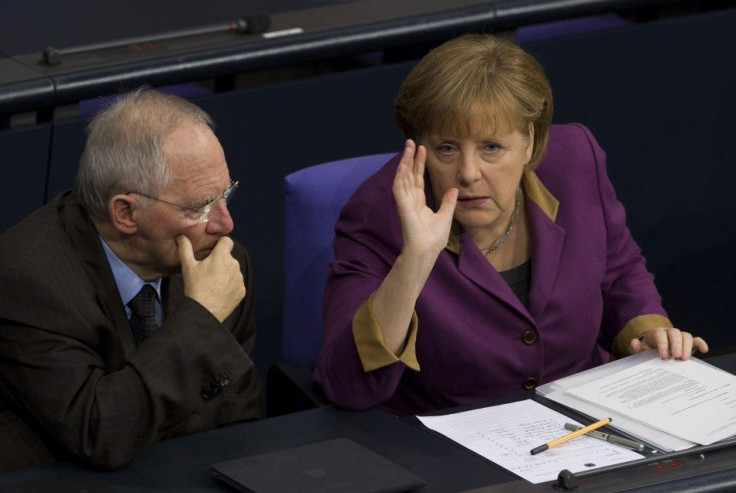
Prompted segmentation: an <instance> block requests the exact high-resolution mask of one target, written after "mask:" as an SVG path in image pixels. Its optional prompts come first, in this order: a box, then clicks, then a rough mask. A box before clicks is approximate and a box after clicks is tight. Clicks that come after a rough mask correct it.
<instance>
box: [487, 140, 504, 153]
mask: <svg viewBox="0 0 736 493" xmlns="http://www.w3.org/2000/svg"><path fill="white" fill-rule="evenodd" d="M500 148H501V146H500V145H498V144H496V143H494V142H486V143H485V144H483V152H496V151H498V150H499V149H500Z"/></svg>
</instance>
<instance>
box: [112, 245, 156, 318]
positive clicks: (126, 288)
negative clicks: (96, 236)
mask: <svg viewBox="0 0 736 493" xmlns="http://www.w3.org/2000/svg"><path fill="white" fill-rule="evenodd" d="M100 242H101V243H102V248H103V250H105V256H106V257H107V261H108V263H109V264H110V268H111V269H112V275H113V276H114V277H115V283H116V284H117V286H118V292H119V293H120V298H121V300H122V302H123V305H124V306H127V305H128V302H129V301H130V300H132V299H133V297H134V296H135V295H136V294H138V291H140V290H141V288H142V287H143V285H144V284H150V285H151V286H153V287H154V289H155V290H156V296H157V297H158V300H159V301H160V300H161V279H160V278H159V279H156V280H155V281H144V280H143V279H141V278H140V276H138V274H136V273H135V272H134V271H133V269H131V268H130V267H128V266H127V265H126V264H125V262H123V261H122V260H120V258H119V257H118V256H117V255H115V253H114V252H113V251H112V250H111V249H110V247H109V246H108V245H107V243H106V242H105V240H104V239H102V237H101V236H100Z"/></svg>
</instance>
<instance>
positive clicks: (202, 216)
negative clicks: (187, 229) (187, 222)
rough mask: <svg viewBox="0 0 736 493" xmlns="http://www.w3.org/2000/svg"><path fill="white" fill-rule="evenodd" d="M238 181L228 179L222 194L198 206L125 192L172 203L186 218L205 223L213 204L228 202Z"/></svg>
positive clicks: (236, 187)
mask: <svg viewBox="0 0 736 493" xmlns="http://www.w3.org/2000/svg"><path fill="white" fill-rule="evenodd" d="M238 183H240V182H237V181H232V180H230V186H229V187H227V188H226V189H225V191H223V192H222V195H220V196H219V197H217V198H216V199H214V200H212V201H211V202H208V203H206V204H204V205H202V206H200V207H187V206H183V205H179V204H175V203H173V202H169V201H167V200H163V199H159V198H158V197H151V196H150V195H146V194H145V193H140V192H125V193H126V194H129V193H134V194H136V195H140V196H141V197H146V198H147V199H151V200H155V201H157V202H163V203H164V204H169V205H173V206H174V207H177V208H179V209H181V211H182V212H183V213H184V216H185V217H186V218H187V219H191V220H193V221H197V222H200V223H206V222H208V221H209V220H210V212H211V211H212V208H213V207H214V206H215V204H217V202H219V201H220V200H224V201H225V205H227V204H229V203H230V200H231V199H232V198H233V194H234V193H235V190H237V189H238Z"/></svg>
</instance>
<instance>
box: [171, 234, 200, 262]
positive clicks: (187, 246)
mask: <svg viewBox="0 0 736 493" xmlns="http://www.w3.org/2000/svg"><path fill="white" fill-rule="evenodd" d="M176 250H177V252H178V253H179V262H180V263H181V265H182V266H184V265H191V264H192V263H193V262H196V259H195V258H194V251H193V250H192V242H191V241H189V238H187V237H186V235H179V236H177V237H176Z"/></svg>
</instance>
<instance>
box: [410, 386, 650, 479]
mask: <svg viewBox="0 0 736 493" xmlns="http://www.w3.org/2000/svg"><path fill="white" fill-rule="evenodd" d="M417 418H418V419H419V420H420V421H421V422H422V423H423V424H424V425H425V426H427V427H428V428H431V429H433V430H435V431H437V432H439V433H441V434H443V435H445V436H447V437H449V438H451V439H452V440H454V441H456V442H458V443H459V444H461V445H463V446H465V447H467V448H469V449H470V450H472V451H473V452H475V453H477V454H479V455H481V456H483V457H485V458H487V459H489V460H491V461H493V462H494V463H496V464H498V465H499V466H501V467H503V468H505V469H507V470H509V471H511V472H512V473H514V474H517V475H518V476H521V477H522V478H524V479H526V480H527V481H529V482H532V483H543V482H547V481H554V480H556V479H557V476H558V475H559V473H560V471H561V470H563V469H568V470H569V471H572V472H575V473H577V472H581V471H586V470H590V469H595V468H598V467H603V466H609V465H613V464H620V463H622V462H628V461H632V460H637V459H641V458H642V455H640V454H638V453H636V452H633V451H631V450H629V449H627V448H625V447H622V446H620V445H616V444H613V443H608V442H606V441H603V440H599V439H596V438H592V437H589V436H580V437H577V438H574V439H572V440H570V441H568V442H566V443H563V444H562V445H559V446H557V447H554V448H551V449H549V450H546V451H544V452H542V453H539V454H537V455H531V453H530V450H531V449H533V448H535V447H537V446H539V445H542V444H544V443H547V442H550V441H552V440H554V439H556V438H559V437H561V436H563V435H566V434H568V433H569V431H568V430H566V429H565V423H573V424H576V425H581V426H582V424H581V423H578V422H576V421H574V420H572V419H571V418H568V417H567V416H565V415H564V414H561V413H558V412H557V411H554V410H552V409H549V408H548V407H545V406H543V405H541V404H539V403H538V402H534V401H532V400H525V401H519V402H512V403H510V404H502V405H499V406H492V407H486V408H481V409H474V410H472V411H465V412H460V413H455V414H449V415H444V416H417Z"/></svg>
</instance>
